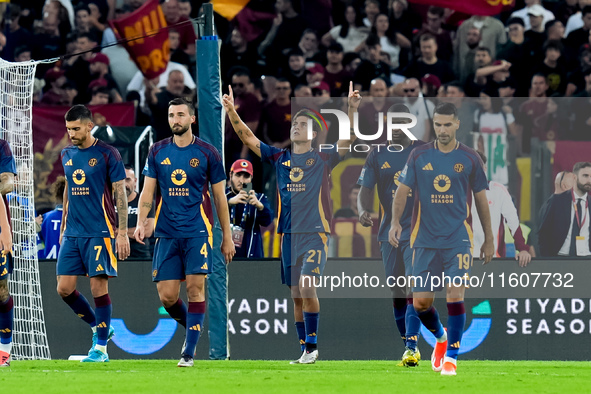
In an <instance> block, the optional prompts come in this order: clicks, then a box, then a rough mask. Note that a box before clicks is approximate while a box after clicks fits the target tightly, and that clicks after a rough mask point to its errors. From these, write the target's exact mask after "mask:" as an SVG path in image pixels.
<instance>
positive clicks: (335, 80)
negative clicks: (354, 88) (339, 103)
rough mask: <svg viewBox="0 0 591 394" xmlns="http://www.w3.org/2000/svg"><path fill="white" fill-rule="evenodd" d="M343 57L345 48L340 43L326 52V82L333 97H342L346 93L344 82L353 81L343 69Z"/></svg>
mask: <svg viewBox="0 0 591 394" xmlns="http://www.w3.org/2000/svg"><path fill="white" fill-rule="evenodd" d="M343 56H344V54H343V46H342V45H341V44H339V43H338V42H335V43H333V44H331V45H330V46H329V47H328V50H327V51H326V59H327V64H326V67H325V70H324V82H326V83H327V84H328V86H329V89H330V95H331V96H333V97H340V96H341V95H342V94H343V93H345V91H346V90H345V88H346V86H345V85H346V83H344V81H349V80H351V74H349V73H348V72H347V70H345V68H344V67H343Z"/></svg>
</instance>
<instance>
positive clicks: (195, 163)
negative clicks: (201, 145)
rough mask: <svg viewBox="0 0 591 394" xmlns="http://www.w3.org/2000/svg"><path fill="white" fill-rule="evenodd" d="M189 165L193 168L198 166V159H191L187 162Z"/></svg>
mask: <svg viewBox="0 0 591 394" xmlns="http://www.w3.org/2000/svg"><path fill="white" fill-rule="evenodd" d="M189 164H190V165H191V167H193V168H195V167H197V166H198V165H199V159H195V158H193V159H191V161H190V162H189Z"/></svg>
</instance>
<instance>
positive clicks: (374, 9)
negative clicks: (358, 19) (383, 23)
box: [363, 0, 381, 27]
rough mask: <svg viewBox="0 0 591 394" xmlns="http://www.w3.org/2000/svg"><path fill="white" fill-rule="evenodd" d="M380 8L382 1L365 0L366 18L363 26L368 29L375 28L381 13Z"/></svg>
mask: <svg viewBox="0 0 591 394" xmlns="http://www.w3.org/2000/svg"><path fill="white" fill-rule="evenodd" d="M380 7H381V4H380V0H365V18H363V24H364V25H365V26H366V27H372V26H373V24H374V23H375V20H376V16H378V14H379V13H380Z"/></svg>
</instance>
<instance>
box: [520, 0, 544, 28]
mask: <svg viewBox="0 0 591 394" xmlns="http://www.w3.org/2000/svg"><path fill="white" fill-rule="evenodd" d="M532 12H533V13H535V15H540V16H542V25H545V24H546V22H548V21H551V20H553V19H554V14H553V13H552V12H550V11H548V10H547V9H545V8H544V7H542V1H541V0H525V7H524V8H522V9H520V10H517V11H515V12H514V13H512V14H511V18H521V19H523V21H524V22H525V30H529V29H530V28H531V24H530V21H529V18H528V15H529V14H531V13H532Z"/></svg>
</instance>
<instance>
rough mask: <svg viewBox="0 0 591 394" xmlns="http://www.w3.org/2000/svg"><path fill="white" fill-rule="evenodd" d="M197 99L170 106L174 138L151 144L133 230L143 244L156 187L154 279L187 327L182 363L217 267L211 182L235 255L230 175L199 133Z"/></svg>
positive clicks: (226, 248) (189, 359)
mask: <svg viewBox="0 0 591 394" xmlns="http://www.w3.org/2000/svg"><path fill="white" fill-rule="evenodd" d="M194 122H195V110H194V108H193V104H192V103H191V102H189V101H187V100H185V99H182V98H178V99H174V100H172V101H170V103H169V105H168V123H169V125H170V128H171V130H172V134H173V135H172V137H170V138H166V139H164V140H162V141H159V142H157V143H156V144H154V145H152V147H151V148H150V152H149V153H148V160H147V163H146V167H145V168H144V172H143V173H144V175H145V176H146V177H145V179H144V188H143V190H142V194H141V195H140V200H139V207H140V208H139V209H140V212H139V217H138V220H137V225H136V229H135V233H134V237H135V239H136V241H138V242H139V243H142V244H143V243H144V242H143V241H144V236H145V222H146V219H147V217H148V213H149V212H150V210H151V209H152V201H153V199H154V192H155V190H156V186H159V188H160V198H159V202H158V203H157V207H156V217H155V219H154V227H155V228H154V234H155V236H156V244H155V245H154V257H153V261H152V280H153V281H154V282H156V287H157V289H158V295H159V296H160V301H161V302H162V305H164V308H165V309H166V311H167V312H168V314H169V315H170V316H171V317H172V318H173V319H175V320H176V321H177V322H178V323H179V324H180V325H182V326H183V327H185V330H186V344H185V345H184V346H183V349H182V351H181V359H180V361H179V363H178V366H179V367H192V366H193V357H194V354H195V347H196V346H197V342H198V341H199V337H200V335H201V332H202V331H203V320H204V318H205V309H206V304H205V293H204V286H205V277H206V275H207V274H208V273H210V272H211V269H212V246H213V245H212V237H213V235H212V226H213V213H212V212H213V210H212V206H211V196H210V192H209V183H211V185H212V192H213V199H214V201H215V205H216V208H217V214H218V218H219V220H220V224H221V226H222V231H223V241H222V248H221V249H222V254H223V255H224V257H225V260H226V263H229V262H230V261H231V260H232V257H233V256H234V254H235V249H234V244H233V243H232V232H231V230H230V217H229V213H228V203H227V201H226V193H225V188H226V175H225V174H224V167H223V161H222V158H221V156H220V154H219V152H218V151H217V150H216V149H215V148H214V147H213V146H212V145H210V144H208V143H207V142H205V141H203V140H201V139H199V138H197V137H195V136H194V135H193V133H192V132H191V124H192V123H194ZM184 280H186V281H187V298H188V299H189V307H188V308H187V306H186V305H185V304H184V302H183V301H182V300H181V299H180V298H179V291H180V285H181V281H184Z"/></svg>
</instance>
